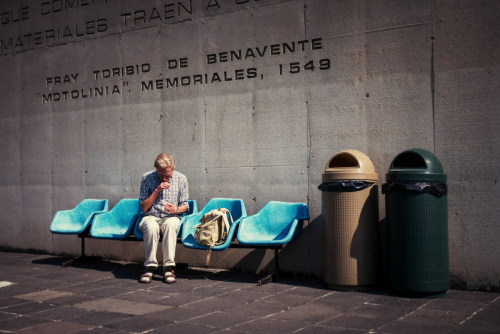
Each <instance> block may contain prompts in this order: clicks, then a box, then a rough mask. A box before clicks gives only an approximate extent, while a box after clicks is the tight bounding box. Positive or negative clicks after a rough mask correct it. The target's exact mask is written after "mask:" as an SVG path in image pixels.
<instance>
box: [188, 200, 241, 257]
mask: <svg viewBox="0 0 500 334" xmlns="http://www.w3.org/2000/svg"><path fill="white" fill-rule="evenodd" d="M228 216H229V220H230V221H231V222H229V221H228ZM232 224H233V217H232V216H231V212H229V210H227V209H224V208H220V209H214V210H212V211H209V212H207V213H205V214H204V215H203V217H201V219H200V223H199V224H196V225H195V226H193V229H196V231H195V232H194V238H195V239H196V242H197V243H198V244H199V245H202V246H207V247H209V249H208V254H207V260H206V263H205V265H207V266H208V264H209V263H210V255H211V253H212V247H214V246H217V245H222V244H223V243H224V242H225V241H226V239H227V235H228V233H229V228H230V226H231V225H232Z"/></svg>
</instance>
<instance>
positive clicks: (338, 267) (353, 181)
mask: <svg viewBox="0 0 500 334" xmlns="http://www.w3.org/2000/svg"><path fill="white" fill-rule="evenodd" d="M322 181H323V183H322V184H321V185H320V186H319V187H318V189H319V190H321V191H322V210H323V216H324V224H323V281H324V283H325V285H326V286H327V287H328V288H331V289H339V288H344V289H346V288H347V289H349V288H363V287H369V286H371V285H374V284H375V283H376V282H377V269H378V184H377V182H378V174H377V173H375V168H374V166H373V163H372V162H371V160H370V159H369V158H368V157H367V156H366V155H365V154H364V153H362V152H359V151H355V150H345V151H341V152H339V153H337V154H335V155H334V156H333V157H332V158H331V159H330V161H329V162H328V164H327V165H326V169H325V173H324V174H323V177H322Z"/></svg>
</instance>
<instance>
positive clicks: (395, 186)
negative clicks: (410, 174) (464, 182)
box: [382, 182, 448, 197]
mask: <svg viewBox="0 0 500 334" xmlns="http://www.w3.org/2000/svg"><path fill="white" fill-rule="evenodd" d="M397 190H410V191H416V192H420V193H427V194H431V195H434V196H436V197H443V196H444V195H446V194H447V193H448V186H447V185H446V184H445V183H439V182H388V183H384V184H383V185H382V194H386V193H390V192H393V191H397Z"/></svg>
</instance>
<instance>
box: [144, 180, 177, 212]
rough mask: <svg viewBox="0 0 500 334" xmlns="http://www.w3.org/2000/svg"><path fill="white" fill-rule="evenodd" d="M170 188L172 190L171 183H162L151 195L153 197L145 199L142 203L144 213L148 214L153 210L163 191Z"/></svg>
mask: <svg viewBox="0 0 500 334" xmlns="http://www.w3.org/2000/svg"><path fill="white" fill-rule="evenodd" d="M168 188H170V183H168V182H162V183H160V185H159V186H158V187H157V188H156V189H155V190H154V191H153V192H152V193H151V195H149V197H148V198H146V199H144V200H143V201H142V202H141V203H140V204H141V210H142V212H147V211H148V210H149V209H151V207H152V206H153V204H154V203H155V201H156V198H157V197H158V195H159V194H160V193H161V192H162V191H163V189H168Z"/></svg>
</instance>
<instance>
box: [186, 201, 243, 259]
mask: <svg viewBox="0 0 500 334" xmlns="http://www.w3.org/2000/svg"><path fill="white" fill-rule="evenodd" d="M219 208H226V209H228V210H229V212H231V216H232V217H233V224H232V225H231V226H230V228H229V233H228V236H227V239H226V241H225V242H224V243H223V244H222V245H217V246H214V247H212V250H224V249H226V248H228V247H229V244H230V243H231V240H232V239H233V237H235V230H236V229H237V228H238V224H239V223H240V220H241V218H243V217H246V216H247V210H246V208H245V204H244V203H243V201H242V200H241V199H230V198H212V199H211V200H210V201H208V203H207V204H206V205H205V206H204V207H203V209H202V210H201V211H199V212H198V213H195V214H193V215H190V216H187V217H186V218H185V219H184V224H183V228H182V236H181V239H182V244H183V245H184V246H185V247H187V248H193V249H208V247H207V246H202V245H199V244H198V243H197V242H196V239H195V238H194V232H195V231H196V229H193V226H195V225H196V224H198V223H199V222H200V219H201V217H203V215H204V214H205V213H207V212H209V211H212V210H214V209H219Z"/></svg>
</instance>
